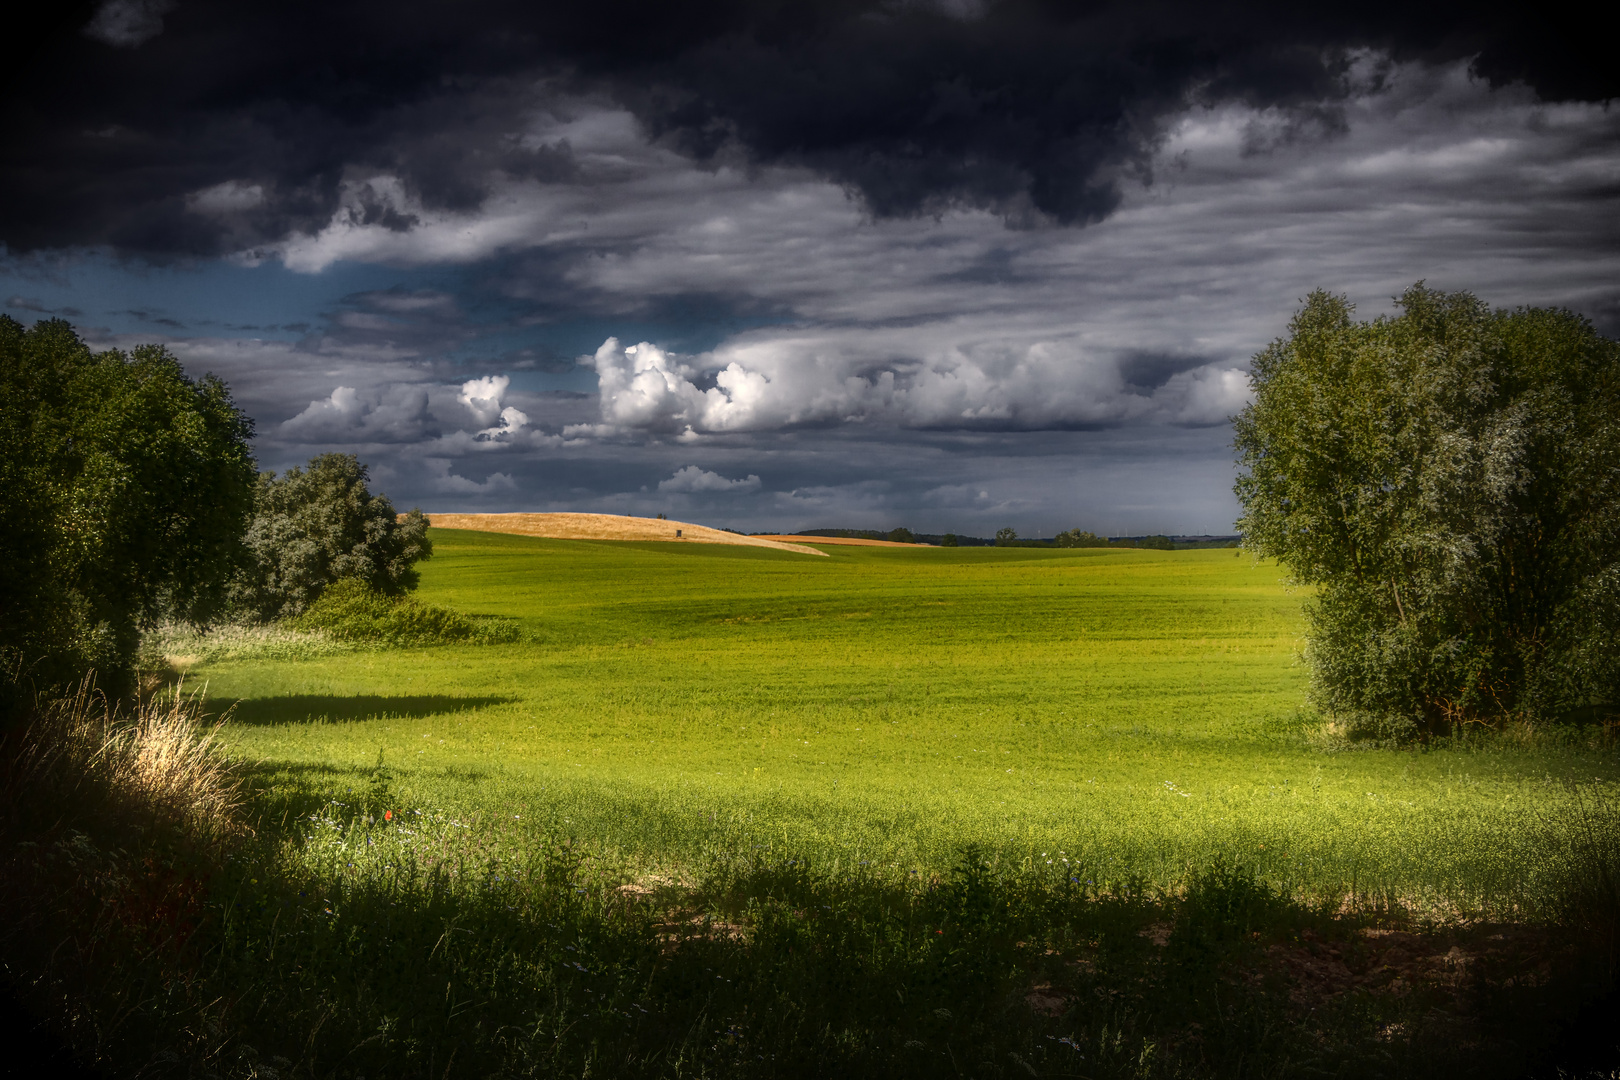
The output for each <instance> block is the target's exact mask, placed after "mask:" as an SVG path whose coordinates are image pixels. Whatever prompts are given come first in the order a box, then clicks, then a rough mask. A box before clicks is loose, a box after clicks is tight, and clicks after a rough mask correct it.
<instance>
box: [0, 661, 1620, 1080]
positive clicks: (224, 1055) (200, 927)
mask: <svg viewBox="0 0 1620 1080" xmlns="http://www.w3.org/2000/svg"><path fill="white" fill-rule="evenodd" d="M194 722H195V717H194V716H193V715H192V712H191V707H190V706H189V705H188V704H187V702H186V701H185V700H183V699H180V698H178V697H176V696H174V695H168V696H160V697H158V698H156V699H154V700H153V701H152V702H150V703H148V704H147V705H145V706H144V707H142V708H141V709H140V710H139V711H138V712H136V713H134V714H133V715H132V716H131V717H130V718H129V719H127V720H124V721H119V720H117V719H116V718H110V717H109V716H108V714H107V713H106V711H105V707H104V702H103V701H102V700H101V699H99V698H98V697H96V696H95V695H92V694H87V693H81V694H78V695H75V696H73V697H72V698H70V699H68V700H65V701H61V702H58V703H56V704H54V705H52V706H50V707H49V708H46V709H44V710H42V711H41V712H40V713H39V714H38V715H37V716H36V717H35V719H34V722H33V724H32V726H31V727H30V728H29V729H27V730H26V731H25V732H22V733H20V734H21V737H18V735H17V733H14V734H13V736H12V737H10V738H8V739H7V741H6V743H5V747H4V759H3V769H4V772H3V775H0V799H3V800H4V801H3V804H0V805H3V809H4V813H5V816H4V822H5V826H4V832H5V835H4V838H3V839H4V842H5V846H4V851H5V864H4V866H3V867H0V881H3V883H4V884H3V885H0V905H3V915H4V925H5V926H6V927H7V930H6V931H5V934H4V938H3V940H0V946H3V950H4V955H5V963H6V971H7V974H8V976H9V978H10V979H11V980H12V982H13V986H14V987H15V988H19V989H22V990H23V991H24V992H25V996H26V1000H28V1001H29V1002H31V1003H32V1007H33V1008H34V1009H36V1010H40V1011H42V1012H43V1013H44V1014H45V1015H46V1017H47V1018H48V1021H49V1023H48V1028H49V1029H50V1030H52V1031H53V1032H55V1033H56V1034H57V1035H58V1036H59V1037H60V1038H62V1039H63V1041H64V1042H65V1043H67V1044H68V1045H70V1046H71V1047H72V1048H73V1049H74V1050H75V1051H76V1052H77V1053H78V1054H79V1055H80V1056H81V1058H82V1059H83V1060H85V1061H87V1062H92V1063H94V1064H95V1065H96V1066H98V1067H99V1068H101V1069H104V1070H107V1071H108V1072H110V1073H114V1074H120V1075H129V1074H135V1073H139V1075H142V1076H219V1077H271V1076H276V1077H281V1076H288V1077H291V1076H299V1077H306V1076H307V1077H359V1076H368V1077H379V1076H398V1077H443V1076H558V1075H577V1076H585V1075H596V1076H625V1077H634V1076H761V1077H766V1076H806V1077H811V1076H829V1075H863V1076H893V1075H905V1076H942V1075H974V1076H1031V1075H1033V1076H1087V1077H1172V1076H1240V1075H1260V1076H1312V1075H1324V1076H1434V1075H1446V1074H1450V1075H1462V1074H1465V1073H1466V1074H1468V1075H1475V1076H1504V1077H1506V1076H1515V1075H1519V1074H1521V1073H1522V1072H1523V1071H1524V1070H1525V1069H1526V1068H1530V1067H1533V1066H1535V1065H1536V1064H1537V1062H1538V1061H1540V1060H1542V1059H1543V1058H1544V1057H1545V1056H1546V1055H1547V1054H1548V1053H1549V1051H1551V1050H1553V1049H1555V1048H1556V1046H1557V1044H1558V1043H1559V1041H1560V1039H1561V1037H1562V1035H1563V1033H1564V1031H1565V1028H1566V1026H1567V1024H1568V1023H1569V1020H1570V1018H1571V1017H1573V1016H1574V1015H1576V1013H1577V1012H1578V1010H1579V1007H1580V1006H1581V1005H1582V1004H1583V1003H1585V1002H1588V1001H1590V1000H1592V999H1593V998H1594V997H1596V996H1599V995H1601V994H1602V992H1603V991H1604V989H1605V988H1606V987H1607V986H1608V985H1610V982H1611V980H1612V977H1613V973H1614V959H1615V952H1614V949H1615V943H1616V929H1617V922H1616V919H1617V914H1620V895H1617V893H1616V882H1617V881H1620V844H1617V843H1616V838H1617V836H1620V831H1617V830H1616V828H1615V826H1616V822H1615V820H1614V818H1615V811H1614V808H1612V807H1607V806H1603V805H1598V804H1591V805H1586V806H1584V807H1582V808H1580V809H1579V810H1577V811H1575V812H1574V813H1573V816H1572V817H1571V818H1570V819H1569V820H1549V821H1548V822H1547V825H1546V835H1545V837H1544V845H1543V849H1542V851H1543V854H1542V856H1541V861H1540V862H1539V863H1538V864H1537V865H1534V866H1527V867H1526V868H1525V871H1526V873H1527V874H1539V875H1550V876H1551V877H1552V878H1553V879H1554V882H1553V887H1552V888H1550V889H1548V890H1545V891H1544V895H1545V896H1548V897H1551V898H1553V899H1551V900H1549V901H1548V902H1547V905H1546V906H1545V908H1544V909H1543V910H1539V911H1534V912H1525V913H1523V914H1524V915H1525V916H1526V917H1525V918H1522V919H1520V920H1516V921H1515V922H1513V923H1512V924H1500V923H1491V922H1478V921H1469V920H1466V919H1463V920H1455V919H1454V920H1449V921H1447V922H1445V923H1443V924H1442V923H1436V922H1434V921H1433V920H1432V919H1424V918H1420V917H1416V916H1414V915H1412V914H1410V913H1408V912H1407V911H1405V910H1403V909H1402V908H1401V906H1400V905H1399V904H1398V903H1396V902H1394V901H1393V900H1392V899H1391V898H1389V897H1381V896H1376V895H1373V896H1367V895H1356V894H1350V895H1329V896H1316V897H1311V898H1305V897H1300V896H1292V895H1288V894H1287V893H1285V892H1283V891H1281V890H1279V889H1277V888H1276V887H1274V886H1271V885H1268V884H1266V883H1264V882H1262V881H1260V880H1258V879H1257V878H1256V876H1255V875H1254V874H1253V873H1252V872H1251V871H1250V870H1249V869H1247V868H1246V867H1245V866H1244V865H1242V864H1241V863H1239V862H1230V861H1216V862H1214V863H1213V864H1210V865H1205V866H1201V867H1196V868H1192V869H1190V870H1189V872H1188V873H1187V875H1186V877H1185V879H1184V880H1183V881H1182V882H1181V883H1180V884H1179V886H1178V887H1176V888H1173V889H1169V890H1155V889H1149V888H1148V887H1147V886H1146V885H1145V884H1144V883H1143V882H1142V881H1140V880H1133V879H1132V878H1131V877H1130V876H1129V875H1128V874H1126V875H1118V874H1115V875H1114V876H1110V875H1109V874H1107V873H1106V872H1105V871H1104V870H1103V869H1102V868H1101V867H1099V866H1095V865H1092V863H1091V862H1090V861H1088V859H1087V856H1086V853H1085V852H1084V850H1074V851H1069V850H1064V851H1062V852H1050V853H1043V854H1044V855H1046V856H1047V857H1046V858H1032V859H1028V860H1024V861H1021V862H1016V863H1013V862H1009V861H1006V860H1004V859H1001V858H997V857H993V856H990V855H987V854H986V853H985V852H982V851H979V850H976V849H974V848H971V847H969V848H968V849H966V850H964V851H963V852H962V853H961V857H960V859H959V861H958V862H957V864H956V865H955V867H954V868H952V869H950V870H949V872H947V873H944V874H941V875H938V876H937V877H934V878H931V879H929V880H919V879H916V878H914V877H907V876H905V875H900V874H895V873H893V872H890V871H888V870H885V869H884V868H879V867H871V866H866V865H862V864H859V863H857V864H856V865H841V864H840V863H838V862H837V861H834V862H831V863H823V864H817V863H812V862H810V861H807V860H806V859H804V858H802V857H799V856H796V855H795V854H794V853H793V852H791V851H786V850H772V849H771V848H769V847H760V846H757V845H755V846H750V845H747V844H746V843H741V842H739V843H737V844H735V845H719V846H717V848H716V850H715V851H713V852H712V853H711V854H710V856H709V857H708V858H707V859H706V860H704V861H703V862H702V864H701V865H699V866H697V867H694V868H693V871H692V876H691V877H690V878H689V879H673V878H667V877H661V876H659V875H656V874H654V875H648V874H645V873H643V874H641V875H639V876H638V875H637V874H636V873H634V872H633V870H632V869H631V868H630V867H629V866H628V865H627V864H621V863H617V862H616V861H615V860H614V859H613V858H612V857H610V856H608V853H605V852H602V851H595V850H592V849H590V848H589V847H588V846H585V845H582V844H581V843H580V842H579V841H577V840H576V839H574V838H572V837H571V836H570V835H569V833H568V832H567V830H566V826H563V825H561V823H559V822H557V821H555V820H550V821H548V820H547V819H546V817H545V815H544V814H540V815H537V818H538V820H536V821H533V822H528V821H525V820H523V818H522V817H521V816H517V817H515V818H514V819H513V820H507V821H495V820H489V819H484V820H475V821H461V820H458V819H455V818H452V817H451V816H449V815H447V814H445V813H443V812H440V811H435V810H432V809H429V808H423V807H411V806H408V805H401V803H400V799H399V797H398V796H397V795H396V793H395V792H394V790H393V788H392V779H391V776H390V772H389V770H388V769H387V767H386V765H384V764H382V763H379V765H378V767H376V768H375V769H373V770H370V771H369V772H365V773H361V774H358V775H356V776H355V777H354V778H353V782H352V784H350V785H346V786H345V787H344V788H343V789H342V790H340V791H331V790H325V791H323V790H319V789H316V788H313V787H312V788H307V789H303V790H292V791H290V792H289V789H287V788H285V787H282V788H281V789H279V790H280V791H281V794H279V795H277V796H275V797H272V798H266V797H264V796H263V795H262V794H259V793H256V791H255V776H254V773H253V771H252V770H251V769H246V770H242V769H233V768H228V767H226V766H225V765H224V764H223V763H222V762H221V760H220V758H219V757H218V755H217V754H212V753H210V752H209V748H208V746H207V739H206V736H204V737H199V736H198V734H197V729H196V727H195V723H194ZM738 839H739V841H741V840H742V839H743V838H742V836H741V834H740V833H739V837H738ZM291 849H297V851H298V855H297V856H296V857H289V851H290V850H291ZM1048 860H1050V861H1048Z"/></svg>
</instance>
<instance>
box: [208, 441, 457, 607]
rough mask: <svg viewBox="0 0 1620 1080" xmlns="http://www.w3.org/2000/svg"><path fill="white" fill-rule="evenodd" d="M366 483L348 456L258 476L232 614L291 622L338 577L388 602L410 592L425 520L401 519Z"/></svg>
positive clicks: (426, 551) (426, 544)
mask: <svg viewBox="0 0 1620 1080" xmlns="http://www.w3.org/2000/svg"><path fill="white" fill-rule="evenodd" d="M367 479H369V475H368V471H367V469H366V466H364V465H362V464H360V462H359V460H358V459H356V458H355V457H354V455H353V454H322V455H321V456H319V457H316V458H313V459H311V460H310V463H309V467H308V469H297V468H294V469H288V470H287V472H286V473H285V474H284V475H282V476H281V477H279V478H278V477H277V476H276V475H275V474H274V473H264V474H262V475H261V477H260V479H259V489H258V501H257V506H256V509H255V512H254V515H253V521H252V524H251V525H250V526H249V527H248V530H247V541H246V542H247V548H248V552H249V558H248V562H247V565H246V566H245V567H244V569H243V571H242V573H241V574H240V575H239V576H238V578H237V580H236V583H235V585H234V588H233V598H234V600H235V603H236V604H237V606H238V608H239V609H241V610H243V611H244V612H245V613H247V614H250V615H252V616H256V617H258V618H260V619H277V618H287V617H291V616H297V615H300V614H302V613H303V612H304V610H305V609H306V608H308V607H309V606H310V605H311V604H312V603H314V602H315V601H316V600H317V599H318V598H319V597H320V595H321V593H322V592H323V591H324V590H325V589H326V588H327V586H329V585H331V584H332V583H333V582H334V581H338V580H340V579H343V578H355V579H357V580H359V581H361V582H363V583H365V585H366V586H367V587H368V588H370V589H372V590H373V591H375V592H378V593H382V594H385V595H389V596H399V595H401V594H403V593H405V592H407V591H409V590H411V589H414V588H416V583H417V580H418V577H419V575H418V574H417V572H416V570H415V569H414V567H415V564H416V563H417V562H418V561H419V560H421V559H426V558H428V557H429V556H431V555H432V554H433V544H432V542H431V541H430V540H428V538H427V529H428V524H429V522H428V520H427V518H425V517H423V516H422V512H421V511H420V510H412V511H411V512H410V513H409V514H406V515H405V516H404V518H403V520H401V519H400V516H399V515H398V514H396V513H395V512H394V504H393V503H392V502H390V501H389V499H388V497H387V496H386V495H373V494H372V493H371V492H370V490H369V489H368V488H367V487H366V481H367Z"/></svg>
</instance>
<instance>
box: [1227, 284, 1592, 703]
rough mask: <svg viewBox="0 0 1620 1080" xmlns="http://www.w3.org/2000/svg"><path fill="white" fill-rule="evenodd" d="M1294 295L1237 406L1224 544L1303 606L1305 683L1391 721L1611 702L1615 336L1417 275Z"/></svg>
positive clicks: (1325, 696) (1322, 698)
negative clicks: (1383, 300) (1370, 296)
mask: <svg viewBox="0 0 1620 1080" xmlns="http://www.w3.org/2000/svg"><path fill="white" fill-rule="evenodd" d="M1399 305H1400V309H1401V310H1400V314H1399V315H1397V316H1395V317H1386V318H1379V319H1376V320H1374V321H1372V322H1355V321H1352V318H1351V316H1352V314H1353V308H1352V307H1351V305H1350V304H1349V303H1348V302H1346V300H1345V299H1344V298H1343V297H1337V296H1331V295H1329V294H1327V293H1325V292H1315V293H1312V294H1311V296H1310V298H1309V300H1308V301H1307V303H1306V304H1305V306H1304V307H1303V308H1302V309H1301V310H1300V312H1299V313H1298V314H1297V315H1296V316H1295V318H1294V320H1293V322H1292V323H1291V324H1290V327H1289V334H1288V336H1287V337H1286V338H1282V339H1279V340H1278V341H1275V342H1273V343H1272V344H1271V346H1269V347H1268V348H1267V349H1266V350H1264V351H1263V352H1261V353H1260V354H1259V355H1257V356H1256V357H1255V359H1254V363H1253V366H1252V369H1251V376H1250V380H1251V384H1252V387H1253V390H1254V400H1253V403H1252V404H1251V405H1249V406H1248V407H1247V408H1246V409H1244V410H1243V412H1242V414H1241V415H1240V416H1238V417H1237V418H1236V431H1237V438H1236V446H1237V449H1238V451H1239V455H1240V461H1241V464H1242V465H1243V467H1244V469H1245V470H1246V472H1245V474H1244V475H1243V476H1241V477H1240V479H1239V480H1238V482H1237V494H1238V498H1239V500H1240V502H1241V503H1242V506H1243V517H1242V519H1241V520H1240V521H1239V523H1238V527H1239V529H1240V530H1241V531H1242V533H1243V543H1244V546H1246V547H1248V548H1250V549H1251V550H1253V551H1255V552H1256V553H1258V554H1260V555H1269V556H1275V557H1276V558H1278V559H1279V560H1281V561H1282V562H1283V563H1284V564H1285V565H1286V566H1287V567H1288V569H1289V570H1290V572H1291V573H1292V575H1293V578H1294V580H1296V581H1297V582H1299V583H1301V584H1304V585H1310V586H1314V587H1315V589H1316V594H1315V596H1314V598H1313V599H1312V600H1310V601H1309V603H1308V608H1307V610H1308V614H1309V636H1308V650H1307V651H1308V657H1309V661H1310V665H1311V670H1312V693H1313V696H1314V697H1315V699H1316V700H1317V702H1318V703H1319V704H1320V705H1321V706H1322V707H1323V708H1324V709H1325V710H1326V711H1327V712H1328V713H1329V714H1330V715H1334V716H1336V717H1338V718H1339V719H1341V720H1343V721H1345V722H1347V723H1348V724H1349V726H1351V727H1360V728H1363V729H1370V730H1374V731H1380V732H1384V733H1391V734H1400V733H1403V732H1404V733H1411V732H1413V731H1417V732H1438V731H1444V730H1447V729H1449V728H1451V727H1453V726H1454V725H1456V724H1459V723H1464V722H1471V721H1486V722H1495V721H1500V720H1502V719H1504V718H1508V717H1522V718H1526V719H1546V718H1555V717H1560V716H1569V715H1571V714H1578V713H1579V712H1581V711H1583V710H1586V711H1596V712H1600V713H1604V712H1612V711H1613V710H1614V709H1615V706H1616V703H1617V702H1620V650H1617V646H1616V642H1620V346H1617V345H1616V343H1615V342H1613V341H1609V340H1607V339H1605V338H1603V337H1601V336H1599V335H1598V334H1597V332H1596V331H1595V330H1594V329H1593V328H1592V326H1591V325H1590V324H1589V323H1588V322H1586V321H1585V320H1584V319H1581V318H1580V317H1578V316H1576V315H1573V314H1571V313H1570V312H1567V311H1561V310H1548V309H1539V308H1521V309H1518V310H1515V311H1492V310H1490V309H1489V308H1487V307H1486V305H1484V304H1483V303H1481V302H1480V301H1479V300H1477V299H1476V298H1475V297H1473V296H1472V295H1470V294H1468V293H1465V292H1464V293H1441V292H1436V291H1433V290H1430V289H1427V288H1425V287H1424V286H1423V285H1422V284H1421V283H1419V284H1418V285H1416V286H1414V287H1413V288H1411V289H1409V290H1407V292H1406V293H1405V294H1404V295H1403V296H1402V297H1401V298H1400V301H1399Z"/></svg>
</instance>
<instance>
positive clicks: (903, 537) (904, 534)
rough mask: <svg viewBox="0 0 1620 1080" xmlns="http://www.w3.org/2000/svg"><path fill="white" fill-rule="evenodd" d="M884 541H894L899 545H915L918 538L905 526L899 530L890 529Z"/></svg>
mask: <svg viewBox="0 0 1620 1080" xmlns="http://www.w3.org/2000/svg"><path fill="white" fill-rule="evenodd" d="M884 539H886V540H892V541H894V542H895V543H897V544H915V543H916V542H917V538H916V536H914V535H912V532H911V530H910V529H908V528H906V527H905V526H904V525H902V526H900V527H899V528H898V529H890V530H889V532H888V535H887V536H885V537H884Z"/></svg>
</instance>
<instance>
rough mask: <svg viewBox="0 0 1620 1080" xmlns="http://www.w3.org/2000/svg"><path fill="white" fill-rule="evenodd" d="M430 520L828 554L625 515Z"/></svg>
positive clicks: (550, 534) (444, 525)
mask: <svg viewBox="0 0 1620 1080" xmlns="http://www.w3.org/2000/svg"><path fill="white" fill-rule="evenodd" d="M427 518H428V520H429V521H430V522H432V523H433V525H434V526H435V527H436V528H440V529H471V530H473V531H475V532H497V533H512V534H514V535H517V536H538V537H543V538H545V539H547V540H656V541H661V542H668V543H676V544H736V545H739V546H742V547H762V548H771V549H773V550H776V551H794V552H798V553H799V554H800V555H820V556H823V557H825V556H826V554H827V553H826V552H825V551H817V550H816V549H815V548H813V547H807V546H805V545H804V544H802V543H798V544H795V543H785V542H783V541H780V540H776V539H766V538H764V537H759V536H741V535H739V534H737V533H731V532H726V531H725V530H724V529H711V528H709V527H708V526H707V525H693V524H692V523H690V522H687V521H668V520H665V519H663V518H638V517H626V516H624V515H622V514H428V515H427Z"/></svg>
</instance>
